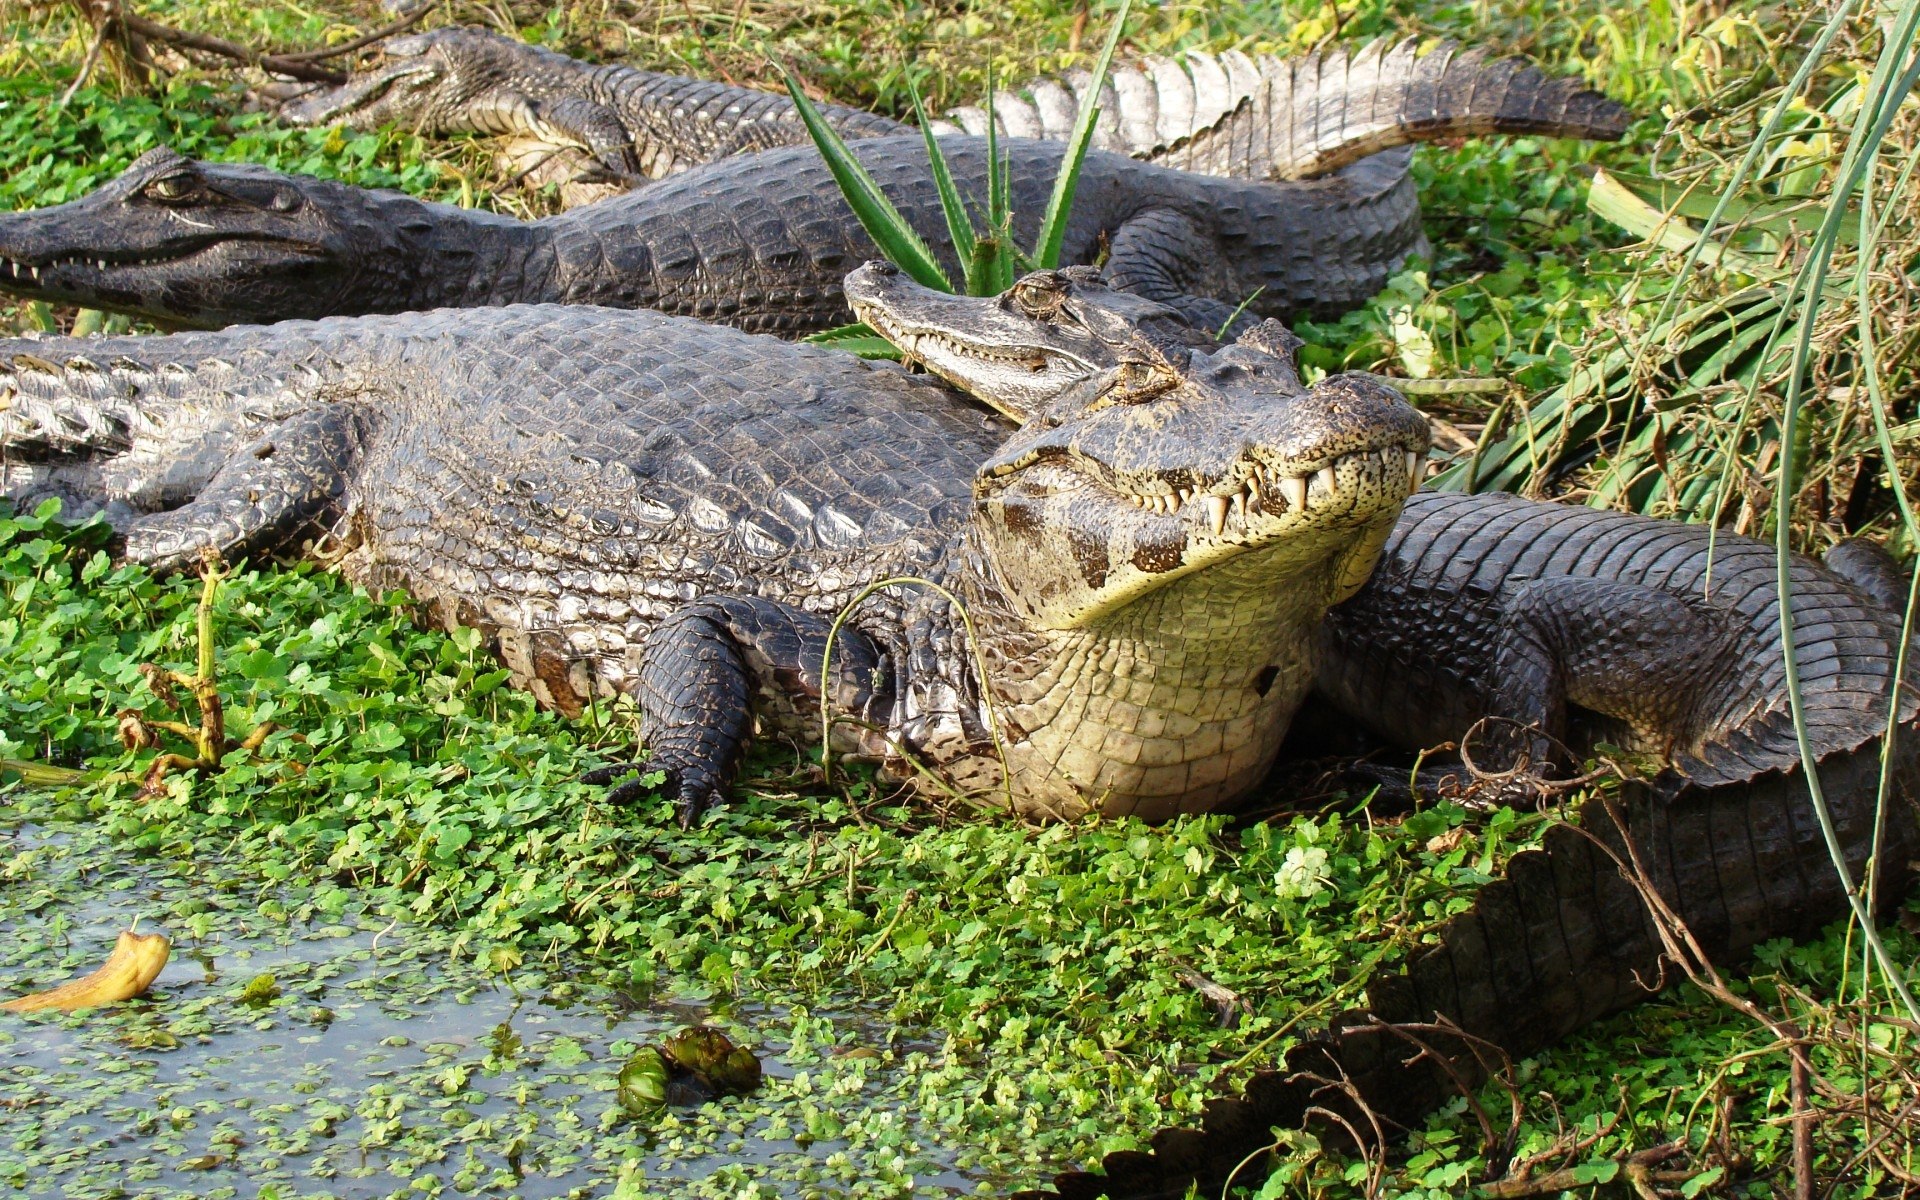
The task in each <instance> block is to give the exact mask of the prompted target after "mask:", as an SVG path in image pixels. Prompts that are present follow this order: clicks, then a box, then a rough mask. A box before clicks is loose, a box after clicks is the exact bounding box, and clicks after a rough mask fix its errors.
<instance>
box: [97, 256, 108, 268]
mask: <svg viewBox="0 0 1920 1200" xmlns="http://www.w3.org/2000/svg"><path fill="white" fill-rule="evenodd" d="M98 261H99V266H100V269H101V270H102V271H104V270H106V269H107V260H106V259H104V258H103V259H100V260H98Z"/></svg>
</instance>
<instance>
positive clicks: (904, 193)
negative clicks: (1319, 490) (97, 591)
mask: <svg viewBox="0 0 1920 1200" xmlns="http://www.w3.org/2000/svg"><path fill="white" fill-rule="evenodd" d="M1403 59H1404V63H1403V61H1402V60H1403ZM1429 62H1431V63H1433V64H1435V66H1434V67H1432V68H1425V67H1422V66H1421V65H1420V64H1426V63H1429ZM1383 64H1384V66H1383ZM1449 64H1451V65H1449ZM1401 66H1404V67H1405V69H1404V70H1401V69H1399V67H1401ZM1374 67H1375V68H1376V69H1372V70H1371V71H1370V72H1360V73H1358V74H1356V75H1354V76H1353V77H1352V78H1351V79H1350V80H1349V82H1351V83H1352V86H1351V87H1350V88H1349V89H1347V90H1341V89H1339V88H1331V89H1328V94H1327V95H1321V94H1319V93H1317V92H1314V93H1311V94H1310V95H1309V96H1308V97H1307V99H1306V100H1302V101H1301V104H1302V105H1303V107H1302V108H1301V109H1300V110H1299V112H1298V113H1294V112H1293V110H1291V109H1289V110H1288V114H1289V115H1288V117H1287V123H1286V125H1285V129H1286V130H1287V131H1288V132H1285V133H1284V134H1282V133H1276V132H1274V131H1273V130H1272V129H1271V128H1268V129H1267V130H1266V134H1264V135H1263V136H1262V138H1253V137H1252V133H1253V132H1254V131H1253V130H1252V129H1251V127H1250V128H1249V130H1248V131H1247V137H1248V139H1249V140H1245V141H1242V140H1236V139H1239V137H1240V135H1239V134H1235V135H1234V136H1233V137H1232V138H1229V139H1228V143H1231V145H1232V146H1233V147H1235V148H1234V150H1233V152H1232V153H1230V154H1225V156H1224V157H1219V156H1216V158H1217V159H1218V163H1216V164H1215V165H1219V164H1232V163H1241V164H1243V165H1244V163H1246V162H1250V161H1252V159H1251V157H1250V156H1253V155H1256V154H1269V153H1270V154H1272V155H1276V156H1280V157H1279V158H1276V159H1275V160H1274V161H1275V162H1280V161H1282V159H1284V165H1286V166H1287V169H1294V168H1296V167H1298V166H1300V164H1301V163H1302V162H1304V161H1311V162H1312V163H1314V164H1317V169H1320V170H1323V171H1327V172H1330V173H1325V174H1322V175H1320V176H1319V177H1317V178H1311V179H1300V180H1287V181H1268V180H1266V179H1264V178H1240V177H1234V176H1233V175H1232V174H1222V175H1204V174H1194V173H1190V172H1185V171H1177V170H1172V169H1169V168H1166V167H1160V166H1156V165H1153V164H1151V163H1144V162H1138V161H1134V160H1132V159H1130V158H1127V157H1125V156H1123V155H1119V154H1111V153H1106V152H1096V153H1092V154H1090V155H1089V156H1088V158H1087V161H1086V163H1085V166H1084V169H1083V171H1082V173H1081V175H1080V178H1079V186H1078V188H1077V190H1076V192H1075V196H1074V202H1073V209H1072V215H1071V220H1070V223H1069V227H1068V230H1067V234H1066V238H1065V243H1064V245H1063V248H1062V258H1061V261H1062V262H1063V263H1068V264H1074V263H1082V264H1084V263H1093V262H1096V261H1104V262H1105V263H1106V266H1107V270H1108V276H1109V278H1110V280H1111V281H1112V283H1113V284H1114V286H1116V287H1120V288H1124V289H1127V290H1130V291H1134V292H1137V293H1139V294H1141V295H1144V296H1148V297H1150V298H1153V299H1156V300H1159V301H1161V302H1163V303H1167V304H1172V305H1175V306H1177V307H1179V308H1181V310H1182V311H1183V312H1185V313H1186V314H1187V315H1188V316H1189V317H1191V318H1192V319H1194V320H1195V321H1196V322H1198V323H1202V324H1205V325H1207V326H1209V327H1210V328H1219V327H1220V325H1221V323H1222V322H1224V321H1226V320H1228V319H1229V318H1230V317H1232V316H1233V314H1234V313H1235V312H1236V311H1237V310H1238V309H1239V308H1240V306H1241V305H1242V304H1243V303H1246V304H1248V305H1249V311H1250V312H1252V313H1253V314H1255V315H1256V316H1275V317H1286V316H1291V315H1293V314H1296V313H1303V312H1311V313H1319V314H1328V313H1333V312H1339V311H1343V310H1345V309H1348V308H1351V307H1353V306H1355V305H1358V304H1359V303H1361V302H1363V301H1364V300H1365V299H1366V298H1367V297H1369V296H1371V295H1373V294H1374V293H1375V292H1377V291H1378V290H1379V289H1380V287H1381V286H1382V285H1383V284H1384V283H1385V282H1386V280H1387V278H1388V276H1389V275H1390V274H1391V273H1392V272H1393V271H1395V270H1396V269H1398V268H1399V267H1400V265H1401V264H1402V263H1404V262H1405V260H1406V258H1407V256H1408V255H1410V254H1418V253H1422V252H1424V251H1425V250H1426V248H1427V243H1426V239H1425V235H1424V233H1423V231H1422V228H1421V224H1420V213H1419V203H1418V197H1417V195H1416V193H1415V188H1414V184H1413V181H1412V179H1411V178H1410V177H1409V175H1408V174H1407V165H1408V162H1409V155H1410V153H1411V151H1410V150H1409V149H1408V148H1407V147H1406V146H1404V145H1401V144H1400V143H1404V142H1407V141H1410V140H1415V139H1420V138H1431V137H1441V136H1448V135H1450V134H1452V133H1457V132H1462V131H1515V130H1517V131H1525V132H1546V133H1555V134H1563V135H1566V136H1572V137H1597V138H1615V137H1618V136H1620V134H1621V132H1622V131H1623V130H1624V129H1625V112H1624V110H1622V109H1621V108H1620V107H1619V106H1618V105H1616V104H1614V103H1613V102H1612V101H1609V100H1606V99H1605V98H1604V97H1600V96H1597V95H1594V94H1593V93H1590V92H1584V91H1578V90H1576V89H1574V88H1573V87H1571V86H1562V85H1559V84H1555V83H1552V82H1549V81H1547V80H1545V79H1544V77H1541V76H1540V75H1539V74H1538V72H1531V69H1530V68H1526V69H1523V68H1521V67H1519V66H1516V65H1515V64H1513V63H1511V62H1507V63H1489V62H1486V61H1484V60H1480V59H1477V58H1474V57H1472V56H1463V57H1461V58H1452V57H1449V56H1448V55H1445V54H1440V55H1428V56H1426V57H1425V58H1420V59H1414V58H1412V57H1411V56H1410V55H1402V56H1398V57H1391V56H1390V57H1389V58H1387V59H1383V60H1381V62H1378V63H1375V64H1374ZM1384 67H1393V68H1394V69H1392V70H1388V69H1384ZM1430 76H1431V77H1430ZM1263 78H1264V77H1263ZM1521 84H1524V85H1525V86H1524V87H1523V86H1520V85H1521ZM746 94H747V95H749V96H754V97H763V96H764V93H759V92H749V93H746ZM1275 95H1277V93H1275ZM1270 98H1271V97H1270ZM1309 100H1310V101H1311V103H1310V104H1309V103H1308V101H1309ZM1416 100H1417V101H1418V103H1415V101H1416ZM1155 103H1157V101H1156V102H1155ZM1308 113H1310V114H1311V118H1309V117H1308V116H1307V115H1305V114H1308ZM1296 125H1304V126H1308V127H1310V128H1309V129H1308V130H1307V131H1303V132H1300V133H1299V134H1298V137H1297V138H1296V136H1295V134H1294V133H1293V132H1292V131H1293V130H1294V128H1295V126H1296ZM1155 128H1156V129H1157V126H1156V127H1155ZM1236 128H1237V127H1236ZM1142 136H1145V135H1144V134H1143V135H1142ZM1222 136H1225V135H1224V134H1223V135H1222ZM1228 143H1222V144H1223V145H1226V144H1228ZM1002 144H1003V145H1004V146H1005V148H1006V152H1007V153H1008V155H1009V156H1010V158H1009V164H1010V176H1011V202H1012V212H1013V214H1014V222H1013V229H1014V233H1015V236H1016V238H1017V239H1018V240H1019V242H1020V243H1021V244H1023V245H1028V246H1030V245H1033V244H1034V242H1035V240H1036V236H1037V232H1038V228H1039V224H1040V220H1041V218H1042V216H1043V214H1044V213H1045V211H1046V208H1047V204H1048V200H1049V198H1050V196H1051V191H1052V187H1053V179H1054V176H1055V174H1056V171H1057V168H1058V166H1059V163H1060V159H1061V156H1062V154H1063V144H1062V143H1060V142H1045V141H1029V140H1017V139H1016V140H1010V141H1007V142H1004V143H1002ZM1155 144H1156V145H1157V143H1155ZM1183 144H1184V143H1183ZM854 146H855V147H856V151H857V153H858V155H859V157H860V158H861V160H862V162H863V163H865V165H866V167H867V169H868V170H869V171H870V172H871V173H872V175H873V176H874V177H875V178H876V179H877V180H878V181H879V182H880V184H881V186H882V187H883V188H884V189H885V190H886V192H887V194H888V196H889V197H890V198H891V199H892V200H893V202H894V204H895V206H896V207H897V208H898V209H899V210H900V212H901V213H902V214H903V215H904V216H905V217H906V218H907V220H908V221H909V222H910V223H911V224H912V225H913V227H914V229H915V230H916V231H918V232H919V234H920V235H921V237H922V238H923V239H924V240H926V241H927V242H929V243H930V244H932V245H935V246H938V247H943V249H942V250H941V251H940V254H941V256H942V258H943V262H944V266H945V269H946V270H947V271H948V273H949V275H950V276H953V277H956V278H957V277H958V276H959V270H960V264H959V263H958V262H957V261H956V260H955V259H954V258H953V257H952V253H951V251H950V250H948V249H944V247H945V246H946V245H947V243H948V242H949V240H950V239H949V237H948V233H947V220H946V214H945V210H944V209H943V207H942V206H941V203H940V198H939V194H938V191H937V188H936V186H935V184H934V180H933V177H932V174H931V172H930V169H929V166H928V162H927V152H926V147H925V145H924V144H923V141H922V139H921V137H920V136H919V135H918V134H905V135H902V134H897V133H896V134H893V135H891V136H884V137H870V138H866V139H863V140H860V141H857V142H855V143H854ZM942 146H943V148H944V150H945V152H946V154H947V156H948V158H949V160H950V162H951V164H952V169H953V175H954V178H955V181H956V182H957V183H958V185H959V187H960V189H961V191H962V192H963V193H965V194H966V195H967V196H968V198H969V200H970V201H976V202H977V201H979V200H980V199H981V198H982V197H983V196H984V194H985V186H986V175H987V156H986V146H985V143H984V141H983V140H981V139H979V138H974V137H960V136H954V137H948V138H944V139H942ZM1382 146H1395V147H1396V148H1393V149H1388V150H1385V151H1384V152H1382V153H1372V152H1373V151H1376V150H1380V148H1381V147H1382ZM1150 149H1151V147H1150V148H1149V150H1150ZM1209 161H1210V162H1211V161H1213V160H1209ZM1334 168H1337V169H1334ZM1242 174H1248V175H1252V174H1255V172H1253V171H1252V170H1251V169H1249V170H1247V171H1244V172H1242ZM976 208H978V209H980V210H982V211H984V205H983V204H976ZM876 254H877V251H876V250H875V248H874V246H873V244H872V242H871V241H870V240H869V239H868V237H867V235H866V233H865V231H864V230H862V229H861V227H860V225H859V222H858V221H857V220H856V219H855V218H854V216H853V214H852V212H851V211H850V210H849V209H848V207H847V205H846V202H845V201H844V200H843V199H842V197H841V194H840V191H839V188H838V186H837V185H836V184H835V183H834V181H833V178H832V175H831V173H830V171H829V170H828V168H827V165H826V164H825V162H823V161H822V160H821V159H820V157H819V155H818V154H817V153H816V152H815V151H814V149H813V148H812V147H811V146H810V145H797V146H787V147H784V148H777V149H771V150H767V151H764V152H762V153H756V154H748V155H742V156H736V157H733V158H728V159H725V160H723V161H719V162H715V163H711V164H708V165H705V166H701V167H700V168H699V169H697V170H693V171H688V172H686V173H683V174H680V175H676V176H674V177H673V178H671V179H669V180H667V181H664V182H661V183H658V184H654V185H652V186H650V187H648V188H645V189H643V190H641V191H639V192H634V193H630V194H626V195H621V196H617V197H614V198H612V199H610V200H606V201H603V202H601V203H597V204H591V205H587V206H585V207H583V208H579V209H575V210H572V211H570V212H566V213H561V214H559V215H556V216H551V217H547V218H544V219H541V220H535V221H519V220H514V219H511V218H507V217H502V216H497V215H493V214H489V213H484V212H476V211H473V210H470V209H462V208H456V207H453V206H451V205H445V204H435V203H431V202H427V201H422V200H417V199H414V198H412V197H408V196H404V195H401V194H398V193H393V192H380V191H368V190H364V189H360V188H355V187H350V186H347V185H344V184H340V183H334V182H329V181H325V180H319V179H313V178H309V177H304V176H294V175H285V174H280V173H278V172H274V171H270V170H266V169H264V168H260V167H255V166H247V165H242V164H215V163H205V162H193V161H190V160H187V159H184V158H182V157H180V156H179V155H176V154H174V153H172V152H171V151H168V150H164V149H161V150H154V151H152V152H150V153H148V154H147V155H144V156H143V157H142V158H140V159H139V160H138V161H136V162H135V163H134V164H133V165H132V166H131V167H129V168H128V169H127V171H126V172H124V173H123V174H122V175H121V176H120V177H119V178H118V179H116V180H114V181H113V182H111V183H109V184H107V185H105V186H104V187H102V188H100V189H99V190H98V191H96V192H94V193H93V194H91V195H89V196H86V197H83V198H81V199H79V200H75V201H72V202H71V203H68V204H63V205H59V206H55V207H52V208H46V209H37V210H29V211H26V212H19V213H9V214H0V291H11V292H14V293H16V294H19V295H22V296H28V297H31V298H35V299H43V300H55V301H61V302H65V303H72V304H79V305H84V306H89V307H94V308H102V309H107V310H110V311H117V312H127V313H134V314H138V315H141V316H146V317H150V318H153V319H156V320H160V321H163V322H167V323H171V324H174V325H182V326H200V327H218V326H222V325H227V324H232V323H235V322H247V323H266V322H272V321H280V320H289V319H312V318H318V317H324V316H332V315H357V314H369V313H388V312H404V311H410V310H419V309H428V308H439V307H468V306H480V305H501V304H516V303H534V302H553V303H567V304H603V305H611V306H615V307H621V308H655V309H659V310H661V311H663V312H669V313H675V314H679V315H683V316H695V317H700V318H703V319H706V320H711V321H718V322H722V323H725V324H729V325H735V326H738V327H740V328H743V329H748V330H752V331H757V332H767V333H778V334H782V335H787V336H793V335H798V334H804V333H810V332H814V331H817V330H821V329H825V328H830V327H832V326H835V325H839V324H843V323H844V322H845V321H846V320H847V319H848V313H847V309H846V305H845V303H844V301H843V299H842V297H841V294H840V281H841V279H842V278H843V277H844V276H845V274H846V272H847V271H849V270H850V269H852V268H853V267H855V266H857V265H858V264H859V263H861V262H863V261H865V260H866V259H868V258H872V257H875V256H876Z"/></svg>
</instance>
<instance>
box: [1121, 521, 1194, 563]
mask: <svg viewBox="0 0 1920 1200" xmlns="http://www.w3.org/2000/svg"><path fill="white" fill-rule="evenodd" d="M1186 556H1187V540H1186V539H1185V538H1184V537H1182V536H1180V531H1179V528H1178V526H1175V527H1174V529H1173V530H1172V536H1170V537H1167V538H1166V539H1164V540H1159V539H1154V538H1152V536H1151V535H1142V536H1141V537H1140V539H1139V540H1138V541H1136V542H1135V543H1134V546H1133V565H1134V566H1136V567H1138V568H1140V569H1141V570H1142V571H1145V572H1147V573H1148V574H1149V575H1158V574H1160V573H1162V572H1164V571H1171V570H1173V569H1174V568H1175V567H1178V566H1179V565H1180V563H1181V562H1182V560H1184V559H1185V558H1186Z"/></svg>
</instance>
